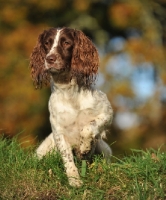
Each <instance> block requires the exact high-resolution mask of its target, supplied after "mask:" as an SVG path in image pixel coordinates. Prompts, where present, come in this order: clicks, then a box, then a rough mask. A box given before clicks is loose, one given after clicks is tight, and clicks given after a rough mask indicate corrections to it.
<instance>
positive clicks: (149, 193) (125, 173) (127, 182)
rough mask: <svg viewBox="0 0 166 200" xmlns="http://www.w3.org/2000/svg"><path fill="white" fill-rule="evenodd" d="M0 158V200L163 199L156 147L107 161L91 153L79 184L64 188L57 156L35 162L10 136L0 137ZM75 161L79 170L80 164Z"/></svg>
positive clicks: (165, 173)
mask: <svg viewBox="0 0 166 200" xmlns="http://www.w3.org/2000/svg"><path fill="white" fill-rule="evenodd" d="M0 161H1V164H0V200H13V199H16V200H22V199H27V200H31V199H38V200H42V199H43V200H56V199H60V200H69V199H71V200H77V199H78V200H93V199H95V200H103V199H106V200H107V199H108V200H118V199H120V200H121V199H123V200H125V199H134V200H144V199H145V200H147V199H149V200H155V199H156V200H157V199H166V153H163V152H161V151H160V150H158V151H155V150H153V149H151V150H147V151H142V150H140V151H136V150H132V155H130V156H126V157H124V158H123V159H118V158H115V157H113V161H112V163H111V164H107V163H106V162H105V160H103V159H102V158H101V157H94V161H93V163H92V164H88V163H87V164H86V174H85V176H84V177H82V180H83V182H84V184H83V186H82V187H80V188H72V187H70V186H69V184H68V181H67V177H66V175H65V173H64V167H63V165H62V160H61V157H60V156H59V155H58V154H54V153H52V154H49V155H47V156H46V157H44V158H43V159H42V160H38V159H37V158H36V157H35V156H34V149H33V148H31V149H26V150H25V149H24V150H23V149H22V148H21V147H20V145H19V144H18V143H17V141H16V139H12V140H7V139H3V138H1V139H0ZM84 164H85V163H84ZM76 165H77V167H78V168H79V170H80V172H81V162H79V161H77V160H76Z"/></svg>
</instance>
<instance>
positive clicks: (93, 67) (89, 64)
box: [71, 30, 99, 88]
mask: <svg viewBox="0 0 166 200" xmlns="http://www.w3.org/2000/svg"><path fill="white" fill-rule="evenodd" d="M98 66H99V55H98V52H97V49H96V48H95V46H94V44H93V43H92V42H91V41H90V40H89V39H88V38H87V37H86V36H85V35H84V33H83V32H82V31H78V30H75V32H74V48H73V55H72V60H71V70H72V76H73V77H74V78H76V81H77V84H78V85H80V86H83V87H85V88H88V87H90V86H91V85H92V83H93V82H94V81H95V79H96V74H97V72H98Z"/></svg>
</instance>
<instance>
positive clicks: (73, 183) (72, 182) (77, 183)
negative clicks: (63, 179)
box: [69, 177, 83, 187]
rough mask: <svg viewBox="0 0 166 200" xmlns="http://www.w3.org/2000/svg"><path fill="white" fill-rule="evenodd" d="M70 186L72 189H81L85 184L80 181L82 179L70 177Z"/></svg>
mask: <svg viewBox="0 0 166 200" xmlns="http://www.w3.org/2000/svg"><path fill="white" fill-rule="evenodd" d="M69 184H70V185H71V186H72V187H81V185H82V184H83V182H82V181H81V180H80V178H78V177H77V178H76V177H69Z"/></svg>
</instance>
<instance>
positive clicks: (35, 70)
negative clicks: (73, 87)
mask: <svg viewBox="0 0 166 200" xmlns="http://www.w3.org/2000/svg"><path fill="white" fill-rule="evenodd" d="M98 65H99V56H98V52H97V50H96V48H95V46H94V45H93V43H92V42H91V41H90V40H89V39H88V38H87V37H86V36H85V35H84V33H83V32H82V31H79V30H75V29H71V28H61V29H60V28H59V29H58V28H57V29H56V28H50V29H48V30H44V31H43V33H41V34H40V35H39V37H38V42H37V44H36V46H35V47H34V49H33V52H32V54H31V57H30V67H31V75H32V79H33V81H34V84H35V86H36V88H41V87H42V85H43V83H44V84H46V85H47V84H48V83H49V82H50V75H52V76H56V77H57V78H58V79H60V77H61V76H65V77H67V76H68V78H67V79H64V81H69V80H71V79H72V78H74V79H75V81H76V83H77V84H78V85H79V86H80V87H84V88H88V87H90V86H91V85H92V83H93V82H94V80H95V77H96V74H97V71H98ZM54 80H55V79H54ZM55 81H56V80H55Z"/></svg>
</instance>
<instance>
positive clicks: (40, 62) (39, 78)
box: [30, 30, 50, 89]
mask: <svg viewBox="0 0 166 200" xmlns="http://www.w3.org/2000/svg"><path fill="white" fill-rule="evenodd" d="M46 34H47V31H46V30H45V31H43V33H41V34H40V35H39V37H38V41H37V44H36V46H35V47H34V49H33V51H32V53H31V56H30V68H31V77H32V80H33V83H34V85H35V88H36V89H38V88H41V87H42V85H43V83H44V84H45V85H47V84H48V83H49V82H50V76H49V74H48V72H47V71H45V70H44V62H45V57H46V52H45V49H44V46H43V42H44V37H45V35H46Z"/></svg>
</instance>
